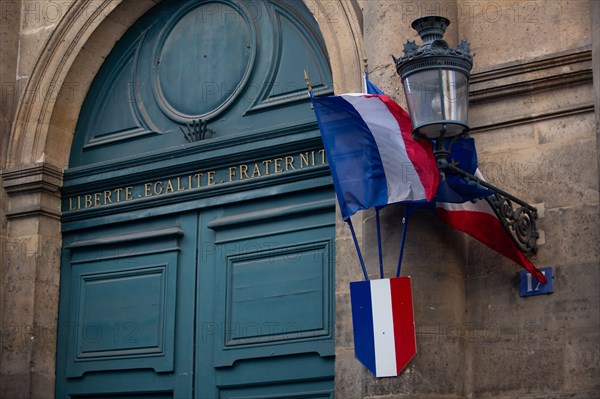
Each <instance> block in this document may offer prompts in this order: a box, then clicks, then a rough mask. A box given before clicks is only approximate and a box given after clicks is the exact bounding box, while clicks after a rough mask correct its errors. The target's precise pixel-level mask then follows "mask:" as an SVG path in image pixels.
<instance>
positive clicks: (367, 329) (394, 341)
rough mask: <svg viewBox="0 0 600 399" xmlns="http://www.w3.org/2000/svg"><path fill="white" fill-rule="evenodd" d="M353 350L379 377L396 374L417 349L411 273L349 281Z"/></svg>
mask: <svg viewBox="0 0 600 399" xmlns="http://www.w3.org/2000/svg"><path fill="white" fill-rule="evenodd" d="M350 299H351V303H352V326H353V329H354V353H355V355H356V358H357V359H358V360H359V361H360V362H361V363H362V364H363V365H364V366H365V367H366V368H367V369H369V371H371V372H372V373H373V374H374V375H375V376H376V377H395V376H397V375H398V374H400V372H401V371H402V370H403V369H404V367H406V365H407V364H408V362H410V360H411V359H412V358H413V357H414V356H415V355H416V353H417V343H416V335H415V317H414V311H413V301H412V288H411V284H410V277H396V278H389V279H379V280H369V281H357V282H352V283H350Z"/></svg>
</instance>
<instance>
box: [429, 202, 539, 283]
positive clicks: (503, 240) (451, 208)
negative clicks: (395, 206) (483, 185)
mask: <svg viewBox="0 0 600 399" xmlns="http://www.w3.org/2000/svg"><path fill="white" fill-rule="evenodd" d="M435 213H436V214H437V216H438V217H439V219H440V220H441V221H442V222H444V223H445V224H447V225H448V226H451V227H454V228H455V229H457V230H460V231H463V232H465V233H467V234H469V235H470V236H472V237H474V238H476V239H477V240H479V241H481V242H482V243H484V244H485V245H487V246H488V247H490V248H492V249H493V250H494V251H496V252H498V253H500V254H501V255H504V256H506V257H507V258H509V259H511V260H512V261H513V262H515V263H517V264H519V265H520V266H522V267H523V268H525V270H527V271H528V272H529V273H531V274H532V275H533V276H535V278H537V279H538V281H539V282H541V283H542V284H546V277H545V276H544V274H543V273H542V272H541V271H540V270H539V269H538V268H536V267H535V266H534V265H533V263H531V262H530V261H529V259H527V257H525V255H523V253H522V252H521V251H519V249H518V248H517V246H516V245H515V243H514V242H512V239H511V238H510V236H509V235H508V233H507V232H506V230H505V228H504V226H502V223H501V222H500V219H498V217H497V216H496V214H495V213H494V210H493V209H492V207H491V206H490V204H489V203H488V202H487V201H484V200H479V201H477V202H470V201H469V202H465V203H462V204H451V203H448V202H437V203H436V206H435Z"/></svg>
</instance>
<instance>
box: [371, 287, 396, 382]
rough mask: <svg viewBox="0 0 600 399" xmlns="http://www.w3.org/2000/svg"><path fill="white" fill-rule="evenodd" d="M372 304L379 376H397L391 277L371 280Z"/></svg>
mask: <svg viewBox="0 0 600 399" xmlns="http://www.w3.org/2000/svg"><path fill="white" fill-rule="evenodd" d="M371 305H372V306H373V335H374V337H375V339H374V341H375V370H376V372H377V377H390V376H396V375H398V373H397V372H396V345H395V341H394V319H393V316H392V291H391V288H390V280H389V279H380V280H371Z"/></svg>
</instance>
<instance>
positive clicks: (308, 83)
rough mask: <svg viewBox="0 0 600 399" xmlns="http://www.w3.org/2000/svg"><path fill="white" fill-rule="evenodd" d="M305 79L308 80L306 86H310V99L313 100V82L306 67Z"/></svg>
mask: <svg viewBox="0 0 600 399" xmlns="http://www.w3.org/2000/svg"><path fill="white" fill-rule="evenodd" d="M304 81H305V82H306V87H307V88H308V95H309V96H310V99H311V100H312V98H313V92H312V84H311V83H310V76H308V71H307V70H306V69H305V70H304Z"/></svg>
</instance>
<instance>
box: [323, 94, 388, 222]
mask: <svg viewBox="0 0 600 399" xmlns="http://www.w3.org/2000/svg"><path fill="white" fill-rule="evenodd" d="M313 101H314V104H315V114H316V116H317V120H318V122H319V126H320V128H321V135H322V137H323V145H324V147H325V152H326V155H327V159H328V160H329V165H330V167H331V173H332V178H333V182H334V186H335V190H336V195H337V197H338V201H339V203H340V210H341V212H342V217H343V218H344V220H347V219H348V218H349V217H350V216H352V215H353V214H354V213H356V212H357V211H359V210H362V209H367V208H371V207H374V206H384V205H386V204H387V203H388V190H387V179H386V176H385V171H384V168H383V162H382V160H381V156H380V154H379V150H378V148H377V143H376V142H375V139H374V138H373V135H372V133H371V131H370V130H369V127H368V126H367V125H366V123H365V122H364V121H363V120H362V117H361V116H360V114H359V113H358V111H357V110H356V109H355V108H354V107H353V106H352V104H350V103H349V102H348V101H346V100H344V99H343V98H341V97H320V98H315V99H314V100H313Z"/></svg>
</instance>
